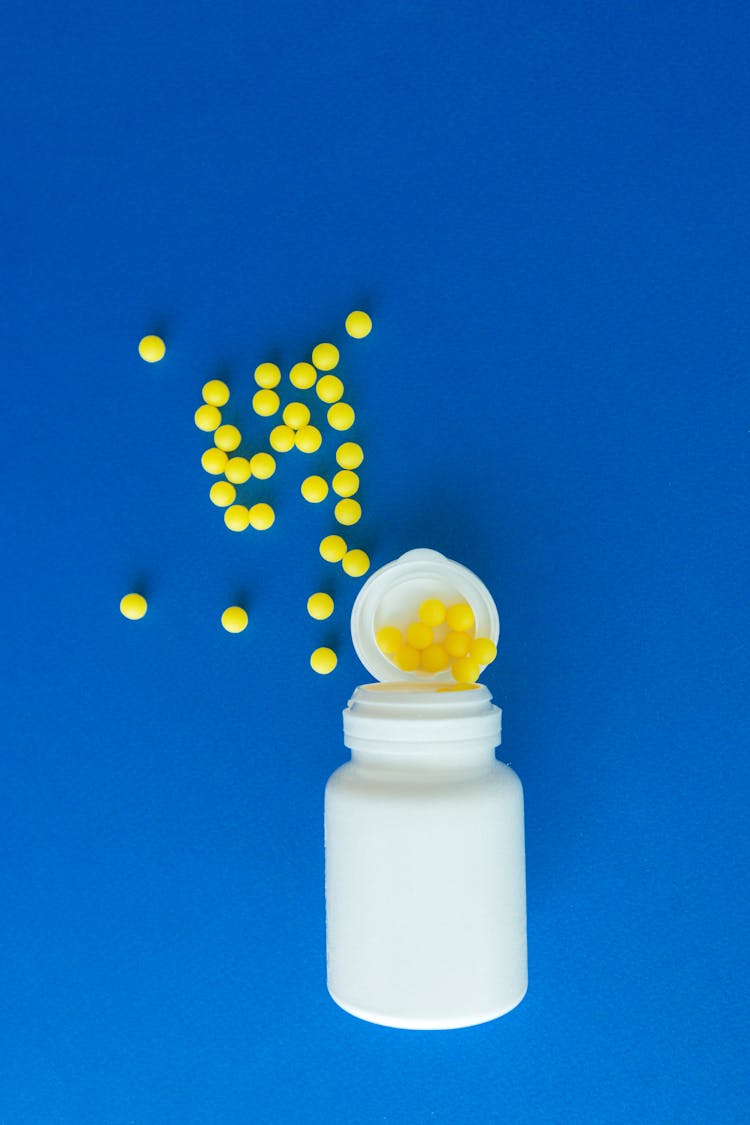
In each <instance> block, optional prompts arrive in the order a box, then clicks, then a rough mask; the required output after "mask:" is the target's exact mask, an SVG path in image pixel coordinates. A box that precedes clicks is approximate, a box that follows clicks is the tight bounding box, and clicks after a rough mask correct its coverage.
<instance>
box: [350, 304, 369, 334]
mask: <svg viewBox="0 0 750 1125" xmlns="http://www.w3.org/2000/svg"><path fill="white" fill-rule="evenodd" d="M345 327H346V330H347V332H348V333H349V335H350V336H353V337H354V339H355V340H361V339H363V337H365V336H369V335H370V332H371V331H372V320H371V319H370V317H369V316H368V315H367V313H366V312H362V310H361V309H355V311H354V312H350V313H349V315H348V317H347V318H346V321H345Z"/></svg>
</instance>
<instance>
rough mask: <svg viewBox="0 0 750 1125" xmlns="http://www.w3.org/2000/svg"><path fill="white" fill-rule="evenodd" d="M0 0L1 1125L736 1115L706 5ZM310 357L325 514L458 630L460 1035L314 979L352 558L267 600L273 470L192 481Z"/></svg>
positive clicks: (735, 972)
mask: <svg viewBox="0 0 750 1125" xmlns="http://www.w3.org/2000/svg"><path fill="white" fill-rule="evenodd" d="M3 13H4V14H3V23H4V34H3V39H4V47H3V55H4V58H3V74H4V91H5V92H4V95H3V98H2V100H1V102H0V114H2V135H3V138H4V162H3V177H2V178H3V189H2V215H1V219H2V228H3V243H4V247H5V249H4V251H3V258H4V269H3V290H2V308H3V316H2V354H3V357H4V366H5V379H4V381H5V396H4V403H3V410H2V419H3V425H4V428H5V430H6V436H5V445H4V448H5V465H6V470H5V473H4V477H5V479H6V484H7V492H6V496H5V500H4V503H3V506H2V519H3V531H4V536H5V551H4V558H3V564H4V574H5V577H4V584H3V590H4V594H5V598H4V633H5V644H4V645H3V649H4V657H3V660H4V667H3V672H2V691H3V699H2V708H3V710H2V714H3V729H4V735H3V743H4V746H3V751H2V758H1V760H0V791H1V792H2V806H3V808H2V816H1V817H0V854H2V864H1V867H0V902H2V920H1V921H0V1011H1V1013H2V1018H1V1019H0V1121H1V1122H2V1125H53V1123H58V1122H59V1123H65V1125H68V1123H70V1125H88V1123H91V1125H161V1123H168V1125H171V1123H172V1122H175V1123H178V1122H179V1123H180V1125H189V1123H193V1122H195V1123H196V1125H197V1123H200V1125H206V1123H207V1122H210V1123H212V1122H217V1123H222V1125H223V1123H228V1125H230V1123H231V1125H233V1123H246V1122H263V1123H265V1122H271V1123H273V1122H326V1121H330V1122H357V1123H359V1122H362V1123H369V1122H378V1121H388V1122H403V1123H406V1125H416V1123H421V1122H432V1121H444V1122H467V1123H468V1122H481V1121H508V1122H533V1121H544V1122H560V1123H565V1125H567V1123H579V1122H583V1123H587V1122H595V1123H598V1122H628V1123H632V1122H659V1123H662V1122H710V1123H715V1122H716V1123H718V1122H721V1123H727V1122H735V1121H740V1120H745V1119H746V1117H745V1114H746V1112H747V1106H746V1103H744V1101H743V1083H742V1075H741V1070H742V1067H743V1066H744V1064H745V1063H746V1057H747V1056H746V1051H747V1037H746V1033H745V1024H746V1013H745V1012H744V1011H743V1007H742V1004H741V997H742V992H743V989H744V987H745V986H746V981H747V931H746V929H745V925H746V922H747V917H746V914H744V906H743V902H744V892H745V888H746V866H745V864H746V859H747V848H746V828H745V825H746V809H747V795H748V787H747V782H748V768H747V738H748V716H747V710H746V696H745V694H744V693H745V690H746V682H747V681H746V673H747V656H746V652H747V642H746V627H747V616H746V608H747V565H748V561H749V560H748V535H747V522H746V521H747V508H746V506H745V496H744V492H745V489H746V483H747V476H746V474H747V469H748V445H749V443H750V420H749V419H750V395H749V394H748V379H747V375H748V367H749V365H750V309H749V308H748V280H749V276H748V273H749V271H748V260H749V252H750V237H749V236H750V219H749V218H748V207H747V187H748V173H749V172H750V160H749V159H748V157H749V156H750V152H749V148H750V131H749V129H750V70H748V57H749V53H748V23H749V22H750V21H749V18H748V12H747V7H746V5H744V4H742V3H739V2H738V3H716V4H710V5H706V4H701V3H691V2H687V3H679V4H678V3H674V4H669V3H663V2H657V3H653V4H649V5H630V4H621V3H607V4H593V3H569V2H562V3H554V4H553V3H550V4H544V3H538V2H534V3H530V4H525V5H520V4H517V5H507V4H503V5H498V4H494V3H476V2H471V3H462V4H458V3H453V4H448V5H436V4H428V3H424V2H421V0H401V2H399V3H394V2H391V0H380V2H378V3H369V2H363V3H359V4H356V5H355V4H346V5H334V4H331V3H324V4H321V5H316V4H313V5H303V4H301V3H297V2H281V3H276V4H274V5H264V6H260V5H248V4H244V3H237V2H234V3H233V2H230V0H217V2H216V3H201V4H196V3H189V4H186V5H177V4H171V3H163V4H159V5H153V4H145V3H143V2H141V0H136V2H132V0H131V2H129V3H128V4H125V3H119V2H118V3H115V4H109V5H101V4H95V3H89V4H79V3H69V4H64V5H63V4H60V3H59V2H52V0H48V2H46V3H44V2H42V3H37V4H35V5H33V6H30V5H28V4H27V3H19V2H13V3H11V4H6V5H5V7H4V10H3ZM357 307H365V308H367V309H368V310H369V311H370V312H371V313H372V315H373V318H374V321H375V328H374V330H373V333H372V335H371V336H370V338H369V339H367V340H364V341H361V342H357V341H349V340H347V338H346V336H345V334H344V332H343V319H344V316H345V315H346V313H347V312H348V311H349V309H351V308H357ZM150 331H157V332H162V333H163V334H164V336H165V338H166V341H167V345H168V353H167V357H166V359H165V360H164V361H163V362H162V363H161V364H159V365H155V366H149V365H147V364H144V363H142V362H141V360H140V359H139V358H138V355H137V351H136V345H137V342H138V340H139V338H140V337H141V336H142V335H143V334H145V333H146V332H150ZM321 339H332V340H334V341H335V342H337V343H339V344H340V345H341V348H342V370H343V371H344V373H345V375H346V379H347V385H348V387H349V392H348V393H349V395H350V398H351V400H352V401H353V403H354V405H355V407H356V409H357V411H358V423H357V429H356V436H357V437H358V438H359V439H360V440H361V441H362V443H363V445H364V446H365V448H366V462H365V465H364V466H363V470H362V480H363V484H362V496H363V504H364V508H365V516H364V518H363V521H362V524H361V525H360V528H358V529H357V536H358V541H360V542H362V543H363V544H364V545H366V546H368V547H369V548H370V549H371V552H372V557H373V562H374V564H376V565H381V564H382V563H385V562H387V561H389V560H390V559H392V558H393V557H395V556H396V555H397V554H399V553H400V552H401V551H403V550H406V549H408V548H411V547H414V546H421V545H424V546H432V547H435V548H437V549H440V550H443V551H445V552H447V553H448V554H450V555H451V556H453V557H457V558H459V560H460V561H461V562H463V563H464V564H466V565H468V566H470V567H472V568H473V569H474V570H476V572H477V573H478V574H479V575H480V576H481V577H482V578H483V579H484V580H485V582H486V583H487V584H488V585H489V586H490V588H491V590H492V591H493V593H494V595H495V598H496V601H497V603H498V605H499V609H500V615H501V620H502V630H503V631H502V643H501V646H500V655H499V658H498V661H497V663H496V664H495V665H494V666H493V667H492V668H491V669H490V670H489V672H488V673H487V675H486V680H487V683H488V684H489V686H490V688H491V689H492V691H493V693H494V695H495V698H496V700H497V702H498V703H500V705H501V706H502V707H503V709H504V721H505V738H504V743H503V747H502V750H501V754H502V757H503V758H504V759H505V760H509V761H511V762H512V764H513V765H514V767H515V768H516V769H517V770H518V772H519V774H520V775H521V777H522V779H523V781H524V785H525V790H526V800H527V832H528V836H527V846H528V908H529V951H530V980H531V983H530V990H529V993H528V996H527V998H526V999H525V1000H524V1002H523V1004H522V1005H521V1006H520V1007H519V1008H518V1009H517V1010H516V1011H515V1012H513V1013H512V1014H511V1015H508V1016H507V1017H506V1018H504V1019H502V1020H500V1021H498V1022H495V1023H492V1024H489V1025H486V1026H483V1027H478V1028H474V1029H470V1030H466V1031H460V1032H451V1033H447V1032H446V1033H408V1032H398V1031H391V1030H386V1029H381V1028H377V1027H374V1026H370V1025H368V1024H365V1023H362V1022H359V1021H356V1020H354V1019H352V1018H351V1017H349V1016H347V1015H346V1014H344V1013H343V1012H341V1011H339V1010H338V1009H337V1008H336V1007H335V1006H334V1005H333V1003H332V1002H331V1001H330V1000H329V999H328V996H327V994H326V991H325V975H324V916H323V850H322V824H321V813H322V793H323V787H324V783H325V780H326V777H327V776H328V774H329V773H330V772H331V771H332V770H333V769H334V768H335V767H336V766H337V765H338V764H339V763H340V762H341V761H342V760H343V758H344V750H343V747H342V743H341V733H340V727H341V718H340V712H341V709H342V707H343V706H344V705H345V703H346V700H347V698H348V694H349V693H350V691H351V689H352V688H353V687H354V685H355V684H357V683H358V682H361V681H362V679H363V678H366V674H365V673H364V672H363V670H362V668H361V667H360V666H359V665H358V662H357V660H356V658H355V656H354V654H353V651H352V648H351V644H350V643H348V642H347V639H346V629H347V620H348V611H349V608H350V606H351V603H352V600H353V597H354V594H355V592H356V589H357V588H358V587H359V583H357V582H354V581H353V580H351V579H348V578H345V577H344V576H343V575H341V573H340V571H338V578H337V579H336V582H335V586H334V587H333V589H334V592H335V594H336V597H337V601H338V606H337V610H338V612H337V615H336V617H335V618H334V619H333V620H332V622H331V623H330V625H331V628H328V626H327V625H319V624H316V623H313V622H311V621H310V620H309V619H308V618H307V617H306V614H305V599H306V598H307V595H308V594H309V593H310V592H311V591H312V590H313V589H315V588H317V587H318V586H319V585H320V583H321V582H322V581H324V580H325V581H330V580H332V578H334V577H335V571H334V569H333V568H326V567H325V566H324V565H323V564H322V563H321V561H320V560H319V559H318V558H317V555H316V550H315V545H316V543H317V540H318V538H319V537H320V535H321V534H323V533H324V531H328V530H331V529H332V528H331V527H330V524H331V521H332V516H331V510H330V505H326V511H321V510H320V509H318V508H313V507H312V506H308V505H305V504H304V503H303V501H302V500H301V498H300V497H299V495H298V493H297V482H298V480H299V479H300V476H301V474H302V472H303V469H306V470H307V471H310V463H311V462H312V460H313V459H310V460H309V461H305V460H304V458H303V457H302V455H299V454H295V455H290V457H289V458H287V459H285V460H283V463H282V465H281V467H280V470H279V473H278V474H277V476H276V477H275V478H274V479H273V480H272V481H269V482H268V486H269V487H268V488H267V490H266V491H265V493H264V495H266V496H269V497H271V498H273V500H274V502H275V503H276V504H277V507H278V519H277V523H276V525H275V527H274V528H273V530H272V531H271V532H269V533H268V534H267V535H259V534H253V533H252V532H248V533H247V534H246V535H242V536H239V535H231V534H230V533H228V532H227V531H226V530H225V529H224V527H223V524H222V521H221V515H220V513H219V512H218V510H217V509H215V508H213V507H212V506H211V505H210V504H209V502H208V500H207V487H208V483H209V481H208V478H207V477H206V476H205V474H204V473H203V472H202V470H201V469H200V465H199V457H200V453H201V451H202V449H203V448H204V447H205V446H206V444H207V442H206V441H205V440H204V439H205V435H203V434H200V433H199V432H198V431H197V430H196V429H195V427H194V426H193V423H192V415H193V411H194V409H195V407H196V405H197V404H198V401H199V394H200V387H201V385H202V383H203V382H204V381H205V379H207V378H209V377H211V376H216V375H220V376H221V375H223V376H225V377H226V378H227V380H228V381H229V383H230V384H231V386H232V389H233V392H234V398H233V409H235V407H236V408H237V410H238V415H237V416H238V417H239V416H240V414H241V413H242V411H244V412H245V413H244V414H243V415H242V416H243V417H246V413H247V403H248V402H249V393H250V385H251V375H252V370H253V368H254V367H255V365H256V364H257V363H258V362H259V361H261V360H263V359H267V358H273V357H275V356H278V357H279V359H280V360H281V361H282V362H283V364H284V365H286V366H288V365H289V364H291V363H293V362H295V361H297V360H300V359H305V358H307V357H308V355H309V350H310V348H311V346H312V345H313V344H314V343H316V342H318V341H319V340H321ZM248 434H250V430H249V429H248ZM352 436H354V435H352ZM328 448H330V443H329V446H328ZM295 458H296V460H295ZM315 463H316V465H317V464H318V462H317V461H316V462H315ZM320 463H321V464H323V466H324V468H325V467H326V466H328V465H329V464H330V453H324V455H323V458H322V462H320ZM271 486H272V487H271ZM139 587H142V588H144V589H145V591H146V592H147V594H148V597H149V602H150V609H149V613H148V615H147V617H146V618H145V619H144V620H143V621H142V622H140V623H137V624H132V623H130V622H127V621H125V620H124V619H123V618H122V617H121V616H120V614H119V613H118V608H117V607H118V602H119V599H120V597H121V596H122V594H123V593H124V592H126V591H127V590H129V589H132V588H139ZM240 598H242V599H244V600H245V602H246V604H247V605H248V609H249V611H250V616H251V624H250V627H249V628H248V630H247V632H246V633H244V634H243V635H241V636H237V637H230V636H228V635H227V634H225V633H224V632H223V631H222V630H221V629H220V628H219V625H218V618H219V615H220V613H221V611H222V609H223V608H224V607H225V606H226V605H227V604H229V603H230V602H232V601H235V600H237V599H240ZM328 639H331V640H333V641H334V643H335V644H336V645H337V647H338V650H339V653H340V663H339V667H338V669H337V670H336V672H335V673H334V674H333V675H331V676H330V677H328V678H325V679H323V678H320V677H316V676H314V675H313V674H312V673H310V671H309V669H308V666H307V660H308V655H309V652H310V650H311V648H312V647H314V646H315V645H316V644H319V643H321V642H323V641H325V640H328Z"/></svg>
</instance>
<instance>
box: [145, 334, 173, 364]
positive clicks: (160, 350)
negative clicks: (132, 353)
mask: <svg viewBox="0 0 750 1125" xmlns="http://www.w3.org/2000/svg"><path fill="white" fill-rule="evenodd" d="M166 350H167V349H166V346H165V344H164V341H163V340H162V338H161V336H144V337H143V339H142V340H141V341H140V343H139V344H138V355H139V356H140V357H141V359H145V361H146V363H158V362H159V360H160V359H164V353H165V352H166Z"/></svg>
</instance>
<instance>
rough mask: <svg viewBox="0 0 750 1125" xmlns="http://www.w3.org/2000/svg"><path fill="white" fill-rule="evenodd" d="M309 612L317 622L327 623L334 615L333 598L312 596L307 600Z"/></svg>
mask: <svg viewBox="0 0 750 1125" xmlns="http://www.w3.org/2000/svg"><path fill="white" fill-rule="evenodd" d="M307 612H308V613H309V614H310V616H311V617H314V618H315V620H316V621H325V620H326V618H327V617H330V616H331V614H332V613H333V598H332V597H331V595H330V594H322V593H319V594H311V595H310V597H309V598H308V599H307Z"/></svg>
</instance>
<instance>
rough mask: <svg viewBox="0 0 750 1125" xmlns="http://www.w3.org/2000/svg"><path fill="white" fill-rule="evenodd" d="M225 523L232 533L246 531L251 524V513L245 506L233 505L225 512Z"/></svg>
mask: <svg viewBox="0 0 750 1125" xmlns="http://www.w3.org/2000/svg"><path fill="white" fill-rule="evenodd" d="M224 523H225V524H226V525H227V527H228V528H229V530H230V531H245V530H246V528H247V526H248V524H249V523H250V513H249V511H248V510H247V508H246V507H245V505H244V504H232V506H231V507H230V508H227V510H226V511H225V512H224Z"/></svg>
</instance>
